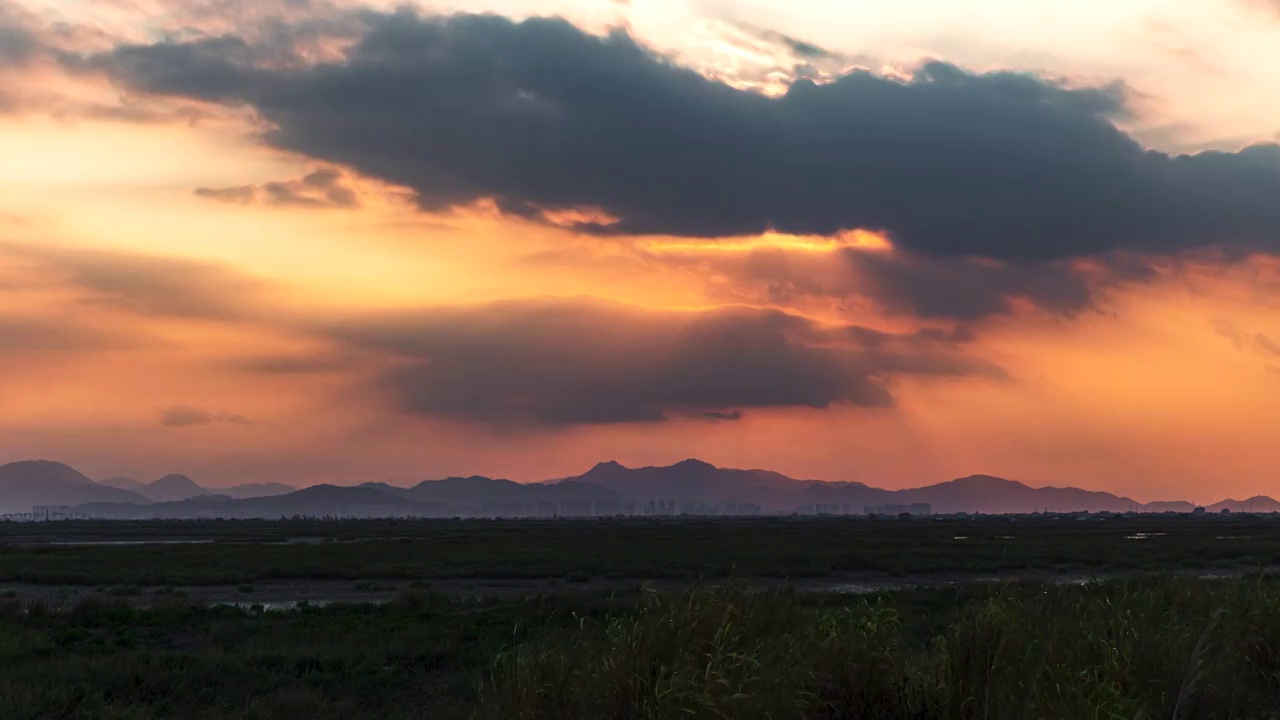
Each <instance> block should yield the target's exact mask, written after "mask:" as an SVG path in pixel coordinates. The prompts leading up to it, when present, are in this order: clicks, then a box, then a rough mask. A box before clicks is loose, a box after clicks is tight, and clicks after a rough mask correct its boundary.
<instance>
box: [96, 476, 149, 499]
mask: <svg viewBox="0 0 1280 720" xmlns="http://www.w3.org/2000/svg"><path fill="white" fill-rule="evenodd" d="M94 482H96V483H98V484H99V485H106V486H107V487H113V488H120V489H121V490H129V491H132V492H136V493H138V494H140V495H146V494H147V493H146V489H147V484H146V483H144V482H140V481H138V480H134V479H133V478H127V477H109V478H104V479H102V480H95V481H94Z"/></svg>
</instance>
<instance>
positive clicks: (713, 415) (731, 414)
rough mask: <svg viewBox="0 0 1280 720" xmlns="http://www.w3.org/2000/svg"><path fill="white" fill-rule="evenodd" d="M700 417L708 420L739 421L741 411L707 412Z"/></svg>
mask: <svg viewBox="0 0 1280 720" xmlns="http://www.w3.org/2000/svg"><path fill="white" fill-rule="evenodd" d="M702 417H704V418H706V419H708V420H717V421H718V420H741V419H742V411H741V410H728V411H724V410H708V411H706V412H704V413H702Z"/></svg>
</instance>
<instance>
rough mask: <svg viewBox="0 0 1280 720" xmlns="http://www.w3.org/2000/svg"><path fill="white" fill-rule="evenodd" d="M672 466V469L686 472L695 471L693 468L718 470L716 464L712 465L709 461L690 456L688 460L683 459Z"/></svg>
mask: <svg viewBox="0 0 1280 720" xmlns="http://www.w3.org/2000/svg"><path fill="white" fill-rule="evenodd" d="M671 467H672V469H679V470H684V471H686V472H688V471H693V470H716V469H717V468H716V466H715V465H712V464H711V463H709V462H703V461H702V460H699V459H697V458H689V459H688V460H681V461H680V462H678V463H676V464H675V465H672V466H671Z"/></svg>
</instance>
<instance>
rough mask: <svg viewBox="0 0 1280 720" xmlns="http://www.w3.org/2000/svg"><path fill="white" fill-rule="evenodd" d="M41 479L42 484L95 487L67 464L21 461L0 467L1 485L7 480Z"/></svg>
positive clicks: (49, 461)
mask: <svg viewBox="0 0 1280 720" xmlns="http://www.w3.org/2000/svg"><path fill="white" fill-rule="evenodd" d="M11 478H12V479H17V478H22V479H24V480H25V479H37V478H38V479H39V481H40V482H48V483H60V484H66V485H93V484H94V482H93V481H92V480H90V479H89V478H88V477H86V476H84V475H82V474H81V473H80V472H79V471H78V470H76V469H75V468H73V467H71V466H70V465H67V464H65V463H60V462H54V461H52V460H19V461H18V462H12V463H9V464H8V465H0V483H2V482H4V481H5V480H6V479H11Z"/></svg>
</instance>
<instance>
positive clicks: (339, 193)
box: [195, 170, 360, 208]
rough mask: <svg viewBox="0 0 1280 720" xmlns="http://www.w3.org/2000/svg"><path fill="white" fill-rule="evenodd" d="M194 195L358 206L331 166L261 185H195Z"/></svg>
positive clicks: (267, 202)
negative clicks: (293, 178)
mask: <svg viewBox="0 0 1280 720" xmlns="http://www.w3.org/2000/svg"><path fill="white" fill-rule="evenodd" d="M195 193H196V195H199V196H200V197H204V198H209V199H210V200H221V201H224V202H234V203H241V204H249V203H262V204H264V205H272V206H276V207H313V208H321V207H332V208H353V207H359V205H360V199H359V198H358V197H357V196H356V193H355V191H354V190H352V189H351V188H350V187H348V186H347V185H346V184H345V183H344V182H343V179H342V174H341V173H339V172H337V171H334V170H317V171H315V172H313V173H311V174H309V175H307V176H306V177H303V178H299V179H297V180H278V181H273V182H268V183H263V184H262V185H240V186H236V187H227V188H207V187H202V188H196V190H195Z"/></svg>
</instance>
